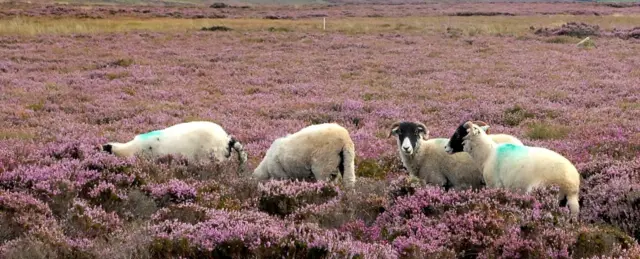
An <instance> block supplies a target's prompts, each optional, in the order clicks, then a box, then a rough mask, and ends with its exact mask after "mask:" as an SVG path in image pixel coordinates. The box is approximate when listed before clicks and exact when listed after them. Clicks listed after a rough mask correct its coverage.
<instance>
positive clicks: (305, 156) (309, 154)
mask: <svg viewBox="0 0 640 259" xmlns="http://www.w3.org/2000/svg"><path fill="white" fill-rule="evenodd" d="M354 159H355V146H354V144H353V141H352V140H351V137H350V136H349V131H348V130H347V129H345V128H344V127H342V126H340V125H338V124H335V123H324V124H316V125H311V126H308V127H306V128H303V129H301V130H300V131H298V132H296V133H294V134H288V135H287V136H284V137H281V138H278V139H276V140H275V141H273V143H272V144H271V146H270V147H269V149H268V150H267V153H266V154H265V157H264V159H263V160H262V161H261V162H260V164H259V165H258V167H256V169H255V170H254V172H253V175H252V176H253V178H254V179H257V180H260V181H264V180H269V179H276V180H283V179H298V180H305V179H314V180H320V181H335V180H336V179H337V176H338V174H341V176H342V182H343V184H344V185H345V186H346V187H348V188H350V187H353V186H354V184H355V182H356V175H355V165H354Z"/></svg>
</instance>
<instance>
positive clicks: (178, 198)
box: [145, 179, 197, 204]
mask: <svg viewBox="0 0 640 259" xmlns="http://www.w3.org/2000/svg"><path fill="white" fill-rule="evenodd" d="M145 190H146V191H147V192H149V194H150V195H151V196H152V197H153V198H154V199H156V201H158V202H160V203H161V204H164V203H166V202H173V203H182V202H189V201H193V200H194V199H195V197H196V194H197V191H196V188H195V187H193V186H191V185H189V184H187V183H185V182H183V181H180V180H177V179H172V180H169V181H168V182H166V183H161V184H150V185H147V186H145Z"/></svg>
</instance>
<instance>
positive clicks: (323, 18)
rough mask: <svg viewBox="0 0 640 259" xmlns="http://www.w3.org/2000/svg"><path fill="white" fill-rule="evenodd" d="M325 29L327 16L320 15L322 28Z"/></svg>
mask: <svg viewBox="0 0 640 259" xmlns="http://www.w3.org/2000/svg"><path fill="white" fill-rule="evenodd" d="M326 29H327V17H322V30H323V31H324V30H326Z"/></svg>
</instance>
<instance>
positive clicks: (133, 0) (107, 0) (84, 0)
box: [0, 0, 640, 5]
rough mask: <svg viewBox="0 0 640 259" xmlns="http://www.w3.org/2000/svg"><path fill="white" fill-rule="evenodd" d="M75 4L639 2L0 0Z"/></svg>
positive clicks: (575, 0) (5, 1) (610, 0)
mask: <svg viewBox="0 0 640 259" xmlns="http://www.w3.org/2000/svg"><path fill="white" fill-rule="evenodd" d="M8 2H30V3H73V4H123V5H140V4H142V5H210V4H212V3H217V2H218V3H220V2H221V3H229V4H417V3H488V2H494V3H495V2H516V3H517V2H522V3H531V2H547V3H548V2H564V3H570V2H627V3H629V2H637V0H0V3H8ZM639 4H640V3H639Z"/></svg>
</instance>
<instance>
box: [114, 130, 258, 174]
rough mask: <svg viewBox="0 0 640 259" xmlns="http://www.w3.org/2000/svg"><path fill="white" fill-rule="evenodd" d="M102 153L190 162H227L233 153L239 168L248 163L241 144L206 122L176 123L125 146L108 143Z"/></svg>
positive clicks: (124, 144)
mask: <svg viewBox="0 0 640 259" xmlns="http://www.w3.org/2000/svg"><path fill="white" fill-rule="evenodd" d="M101 149H102V150H103V151H105V152H107V153H110V154H114V155H116V156H120V157H130V156H134V155H145V156H151V157H159V156H164V155H182V156H184V157H185V158H186V159H189V160H205V159H210V158H211V157H213V158H214V159H215V161H226V160H228V159H229V158H230V156H231V153H232V150H235V151H236V153H237V157H238V161H239V163H240V165H241V166H243V165H244V163H245V162H246V161H247V153H246V152H245V151H244V149H243V147H242V144H241V143H240V142H238V141H237V140H236V139H235V138H234V137H233V136H231V135H228V134H227V132H225V130H224V129H223V128H222V127H221V126H220V125H218V124H215V123H213V122H208V121H192V122H186V123H179V124H176V125H173V126H171V127H168V128H165V129H162V130H155V131H151V132H147V133H144V134H140V135H137V136H135V137H134V138H133V139H132V140H130V141H129V142H126V143H118V142H110V143H107V144H104V145H102V146H101Z"/></svg>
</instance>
